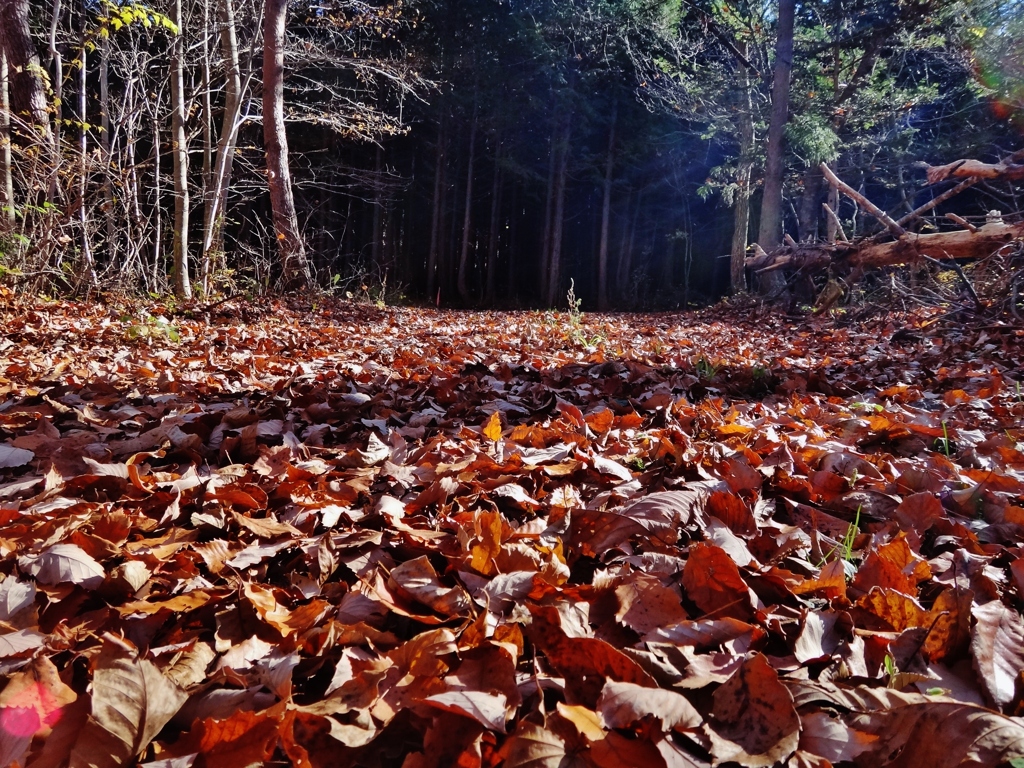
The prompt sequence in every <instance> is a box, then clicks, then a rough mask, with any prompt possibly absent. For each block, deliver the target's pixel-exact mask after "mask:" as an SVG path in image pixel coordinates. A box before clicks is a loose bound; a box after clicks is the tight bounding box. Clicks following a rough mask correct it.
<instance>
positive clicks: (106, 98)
mask: <svg viewBox="0 0 1024 768" xmlns="http://www.w3.org/2000/svg"><path fill="white" fill-rule="evenodd" d="M178 10H179V11H180V5H179V7H178ZM181 22H182V19H181V17H180V13H179V15H178V19H177V20H176V21H175V24H177V25H178V29H179V32H178V34H177V36H176V37H175V45H177V44H178V41H179V40H180V38H181V36H182V34H184V32H183V31H182V30H183V29H184V27H182V23H181ZM182 45H184V43H182ZM97 47H98V48H99V54H100V71H99V75H100V148H101V149H102V150H103V218H104V221H105V223H106V229H107V237H106V243H105V245H106V252H107V261H108V263H110V264H116V263H117V251H118V248H117V222H116V220H115V218H114V187H113V182H112V180H111V177H112V175H113V173H114V162H113V156H112V155H111V141H110V130H111V126H110V38H109V36H107V37H103V38H101V39H100V41H99V44H98V46H97ZM173 55H174V54H172V56H173ZM171 66H172V72H171V89H172V94H173V88H174V82H175V79H174V78H175V74H174V67H175V64H174V62H173V61H172V65H171ZM183 77H184V75H183ZM182 82H184V81H182ZM183 90H184V89H182V91H183ZM182 98H184V96H182ZM182 114H184V107H182ZM175 135H177V134H175ZM182 135H183V136H184V133H182ZM182 151H183V152H184V151H185V150H182ZM187 162H188V158H187V157H186V166H185V169H184V170H183V171H182V174H187V173H188V165H187ZM185 205H186V207H187V206H188V198H187V197H186V198H185ZM184 226H185V228H186V230H187V228H188V214H187V213H186V215H185V219H184Z"/></svg>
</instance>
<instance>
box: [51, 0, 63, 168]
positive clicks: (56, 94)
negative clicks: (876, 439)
mask: <svg viewBox="0 0 1024 768" xmlns="http://www.w3.org/2000/svg"><path fill="white" fill-rule="evenodd" d="M61 14H62V9H61V0H53V8H52V10H51V14H50V41H49V43H50V46H49V48H50V64H51V66H52V67H53V144H54V146H55V147H57V148H58V149H59V148H60V130H61V125H62V124H63V122H64V120H63V118H64V109H63V106H62V105H63V102H64V94H63V92H62V91H63V88H64V59H63V58H62V57H61V55H60V49H59V48H57V29H58V27H59V26H60V17H61ZM54 182H56V179H54Z"/></svg>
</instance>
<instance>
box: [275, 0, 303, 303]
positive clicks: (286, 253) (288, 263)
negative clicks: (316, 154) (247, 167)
mask: <svg viewBox="0 0 1024 768" xmlns="http://www.w3.org/2000/svg"><path fill="white" fill-rule="evenodd" d="M264 13H265V15H264V19H263V144H264V148H265V150H266V154H267V184H268V186H269V187H270V205H271V208H272V209H273V215H274V234H275V237H276V238H277V246H278V253H279V254H280V258H281V283H282V285H284V286H285V287H287V288H301V287H304V286H306V285H308V284H309V282H310V280H311V275H310V271H309V262H308V261H307V260H306V247H305V244H304V243H303V240H302V233H301V232H300V231H299V219H298V216H297V214H296V213H295V196H294V194H293V193H292V177H291V171H290V169H289V166H288V136H287V134H286V133H285V124H284V43H285V29H286V26H287V22H288V0H267V5H266V10H265V12H264Z"/></svg>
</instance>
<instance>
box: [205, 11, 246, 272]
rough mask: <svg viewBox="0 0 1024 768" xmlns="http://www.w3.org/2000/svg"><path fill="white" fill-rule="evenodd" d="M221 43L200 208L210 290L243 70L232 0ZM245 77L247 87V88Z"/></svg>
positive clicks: (235, 136)
mask: <svg viewBox="0 0 1024 768" xmlns="http://www.w3.org/2000/svg"><path fill="white" fill-rule="evenodd" d="M220 24H221V29H220V45H221V55H222V56H223V59H224V67H225V70H226V72H225V77H224V117H223V119H222V122H221V129H220V137H219V138H218V140H217V155H216V157H217V159H216V161H215V163H214V168H213V174H212V176H213V178H212V179H211V188H210V189H209V190H208V192H207V198H206V207H205V209H204V211H203V214H204V216H203V278H202V279H203V290H204V291H209V290H210V285H209V281H210V271H211V268H212V265H211V261H212V259H213V258H214V256H213V253H214V252H217V251H221V250H222V249H223V240H222V235H223V221H224V215H225V212H226V209H227V201H228V188H229V187H230V185H231V170H232V165H233V163H234V158H235V145H236V143H237V141H238V129H239V127H240V123H241V116H242V93H243V90H244V89H243V87H242V73H241V67H240V66H239V60H238V33H237V31H236V29H235V7H234V2H233V0H222V4H221V17H220ZM248 83H249V81H248V79H246V83H245V84H246V87H248Z"/></svg>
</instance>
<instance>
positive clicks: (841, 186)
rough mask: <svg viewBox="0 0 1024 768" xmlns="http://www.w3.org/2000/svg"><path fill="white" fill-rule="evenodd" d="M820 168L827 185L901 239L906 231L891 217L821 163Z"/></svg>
mask: <svg viewBox="0 0 1024 768" xmlns="http://www.w3.org/2000/svg"><path fill="white" fill-rule="evenodd" d="M820 167H821V172H822V173H823V174H825V178H826V179H828V183H829V184H831V185H832V186H833V187H835V188H836V189H838V190H839V191H840V192H842V193H843V194H844V195H846V196H847V197H849V198H850V199H851V200H855V201H856V202H857V204H858V205H860V206H861V207H862V208H863V209H864V210H866V211H867V212H868V213H870V214H871V215H872V216H874V217H875V218H876V219H878V220H879V221H880V222H882V224H883V225H884V226H885V228H886V229H888V230H889V231H890V232H892V234H893V237H902V236H903V235H904V234H906V230H905V229H903V227H901V226H900V225H899V224H897V223H896V222H895V221H893V219H892V217H891V216H889V214H887V213H886V212H885V211H883V210H882V209H881V208H879V207H878V206H877V205H875V204H874V203H872V202H871V201H870V200H868V199H867V198H866V197H864V195H862V194H861V193H860V192H858V191H857V190H855V189H854V188H853V187H851V186H850V185H849V184H847V183H846V182H845V181H843V180H842V179H840V178H839V177H838V176H836V175H835V173H833V172H832V169H831V168H829V167H828V165H826V164H825V163H822V164H821V166H820Z"/></svg>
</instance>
